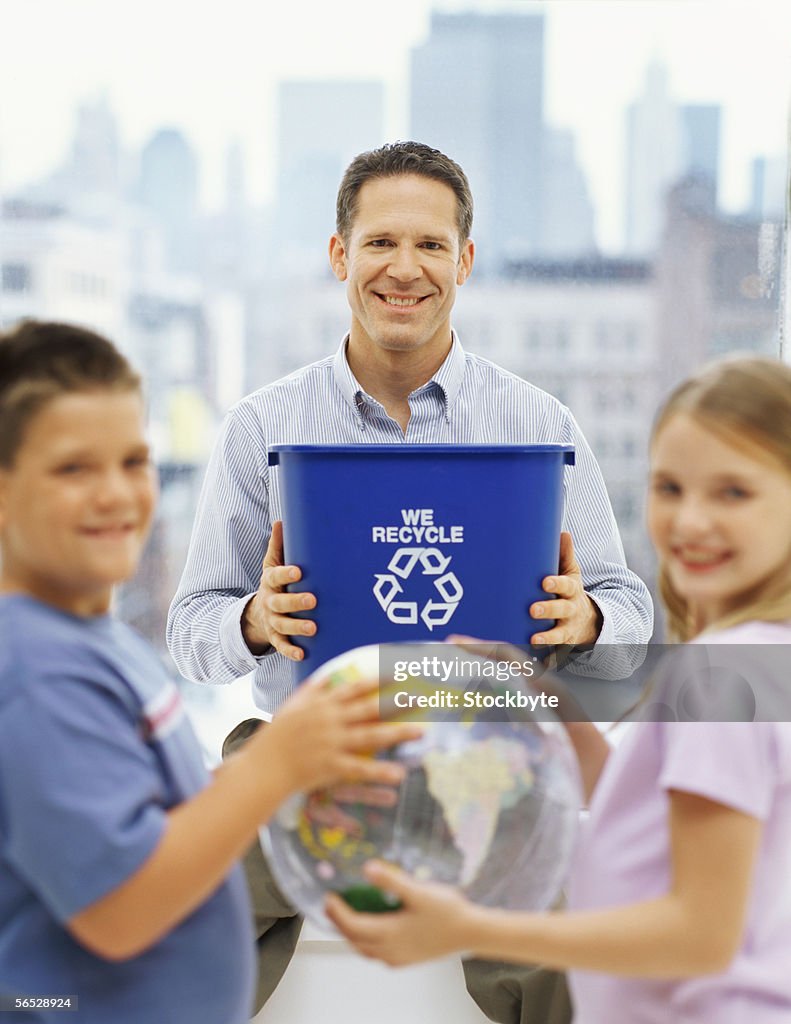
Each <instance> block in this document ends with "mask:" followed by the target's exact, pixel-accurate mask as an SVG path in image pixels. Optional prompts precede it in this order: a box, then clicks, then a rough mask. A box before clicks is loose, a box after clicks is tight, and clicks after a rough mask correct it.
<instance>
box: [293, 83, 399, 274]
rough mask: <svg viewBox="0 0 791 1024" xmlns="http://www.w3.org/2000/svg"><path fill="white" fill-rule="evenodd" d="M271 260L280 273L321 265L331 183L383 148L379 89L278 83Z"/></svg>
mask: <svg viewBox="0 0 791 1024" xmlns="http://www.w3.org/2000/svg"><path fill="white" fill-rule="evenodd" d="M277 112H278V136H277V137H278V157H277V218H276V219H277V227H276V232H275V237H276V242H277V246H278V256H279V259H280V261H281V264H284V266H285V269H286V270H295V269H301V270H303V271H307V272H314V271H315V270H317V269H319V268H322V269H324V268H326V266H327V242H328V240H329V237H330V235H331V234H332V232H333V231H334V230H335V196H336V193H337V190H338V182H339V181H340V179H341V175H342V174H343V171H344V170H345V168H346V166H347V164H348V163H349V162H350V160H351V159H352V158H353V157H354V156H356V155H357V154H358V153H360V152H362V151H363V150H367V149H375V148H376V147H377V146H380V145H381V144H382V143H383V142H384V86H383V84H382V83H381V82H375V81H359V82H353V81H326V82H323V81H292V82H281V83H280V88H279V93H278V110H277Z"/></svg>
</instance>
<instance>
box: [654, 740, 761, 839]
mask: <svg viewBox="0 0 791 1024" xmlns="http://www.w3.org/2000/svg"><path fill="white" fill-rule="evenodd" d="M661 727H662V734H663V735H662V738H663V747H664V754H663V758H662V771H661V774H660V778H659V783H660V786H661V787H662V788H663V789H665V790H671V789H675V790H680V791H682V792H684V793H694V794H696V795H697V796H702V797H705V798H706V799H707V800H713V801H714V802H715V803H718V804H724V805H725V806H726V807H731V808H733V809H734V810H737V811H741V812H742V813H744V814H749V815H751V816H752V817H754V818H758V819H759V820H760V821H764V820H766V818H767V817H768V815H769V811H770V808H771V804H772V796H773V793H774V790H775V788H776V785H777V777H778V776H777V764H776V756H775V745H774V742H773V735H772V730H773V725H772V723H769V722H664V723H661Z"/></svg>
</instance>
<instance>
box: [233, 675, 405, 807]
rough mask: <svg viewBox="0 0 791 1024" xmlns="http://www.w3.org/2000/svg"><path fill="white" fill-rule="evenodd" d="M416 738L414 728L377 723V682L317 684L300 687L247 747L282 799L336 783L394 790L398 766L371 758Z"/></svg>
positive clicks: (400, 772)
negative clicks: (257, 753) (256, 750)
mask: <svg viewBox="0 0 791 1024" xmlns="http://www.w3.org/2000/svg"><path fill="white" fill-rule="evenodd" d="M421 733H422V730H421V728H420V726H417V725H408V724H405V723H395V722H382V721H380V720H379V682H378V680H377V679H361V680H357V681H355V682H350V683H344V684H342V685H335V686H330V685H329V684H328V682H327V680H324V679H320V680H317V681H315V682H314V681H308V682H306V683H304V684H303V685H302V686H300V687H299V689H298V690H297V691H296V693H295V694H294V695H293V696H292V697H291V698H290V699H289V700H288V701H286V703H285V704H284V705H283V707H282V708H281V709H280V711H278V713H277V714H276V715H275V717H274V719H273V721H272V722H271V723H270V724H269V725H268V726H267V727H266V728H265V729H261V730H259V732H258V733H257V734H256V736H255V737H254V738H253V740H251V743H250V745H251V746H252V745H253V744H255V745H256V746H257V747H260V748H261V751H262V752H261V754H260V759H261V765H262V771H265V772H266V775H267V777H268V779H270V780H271V781H275V779H277V780H278V781H279V782H280V786H281V792H282V795H283V797H285V796H288V795H289V794H290V793H294V792H298V791H303V792H309V791H311V790H315V789H324V788H326V787H328V786H332V785H333V784H335V783H337V782H347V783H348V782H359V783H373V784H377V783H379V784H382V785H385V786H386V785H395V784H397V783H399V782H400V781H401V779H402V778H403V776H404V769H403V768H402V766H401V765H398V764H395V763H393V762H391V761H377V760H375V759H374V758H373V757H372V756H371V755H372V754H373V753H374V752H376V751H378V750H383V749H385V748H386V747H392V746H395V745H396V744H397V743H403V742H405V741H407V740H413V739H416V738H417V737H419V736H420V735H421Z"/></svg>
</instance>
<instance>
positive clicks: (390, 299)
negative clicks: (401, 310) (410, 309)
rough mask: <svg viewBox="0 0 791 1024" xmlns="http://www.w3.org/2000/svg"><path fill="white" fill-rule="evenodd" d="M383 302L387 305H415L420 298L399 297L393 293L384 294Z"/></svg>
mask: <svg viewBox="0 0 791 1024" xmlns="http://www.w3.org/2000/svg"><path fill="white" fill-rule="evenodd" d="M384 300H385V302H386V303H387V304H388V306H416V305H417V304H418V302H420V299H399V298H396V296H395V295H385V296H384Z"/></svg>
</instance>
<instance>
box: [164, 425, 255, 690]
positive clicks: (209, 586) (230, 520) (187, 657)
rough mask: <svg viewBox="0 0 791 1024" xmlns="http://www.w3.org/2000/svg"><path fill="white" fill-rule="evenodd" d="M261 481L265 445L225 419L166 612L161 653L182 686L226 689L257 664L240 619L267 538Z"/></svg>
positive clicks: (249, 595)
mask: <svg viewBox="0 0 791 1024" xmlns="http://www.w3.org/2000/svg"><path fill="white" fill-rule="evenodd" d="M268 482H269V468H268V466H267V453H266V450H265V445H264V444H263V441H262V439H260V438H256V437H255V436H254V434H253V432H252V431H251V430H250V429H249V428H248V427H247V425H245V424H244V423H243V422H242V419H241V416H240V414H239V407H237V408H236V409H234V410H231V412H230V413H229V414H228V416H227V417H226V419H225V421H224V423H223V426H222V429H221V433H220V436H219V439H218V441H217V444H216V445H215V448H214V451H213V453H212V456H211V459H210V460H209V465H208V467H207V469H206V475H205V478H204V481H203V489H202V491H201V496H200V500H199V502H198V509H197V513H196V516H195V522H194V525H193V530H192V537H191V539H190V545H189V550H188V553H187V560H186V564H185V567H184V572H183V574H182V577H181V582H180V584H179V588H178V590H177V592H176V595H175V597H174V598H173V602H172V604H171V606H170V611H169V613H168V623H167V643H168V648H169V650H170V653H171V655H172V656H173V660H174V661H175V662H176V665H177V666H178V669H179V671H180V672H181V673H182V675H184V676H185V677H186V678H187V679H192V680H195V681H196V682H211V683H230V682H233V681H234V680H235V679H238V678H239V677H240V676H243V675H246V674H247V673H248V672H252V671H253V670H254V669H255V668H256V667H257V666H258V664H259V663H260V662H261V660H262V658H261V657H257V656H256V655H254V654H253V653H252V652H251V651H250V649H249V648H248V647H247V644H246V643H245V641H244V637H243V636H242V628H241V618H242V612H243V611H244V608H245V606H246V604H247V602H248V601H249V599H250V598H251V597H252V596H253V595H254V594H255V593H256V591H257V590H258V584H259V581H260V577H261V564H262V562H263V558H264V554H265V552H266V546H267V543H268V541H269V536H270V534H271V532H272V519H271V515H270V505H269V493H268ZM263 657H264V658H267V657H270V658H271V657H272V655H264V656H263Z"/></svg>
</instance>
